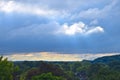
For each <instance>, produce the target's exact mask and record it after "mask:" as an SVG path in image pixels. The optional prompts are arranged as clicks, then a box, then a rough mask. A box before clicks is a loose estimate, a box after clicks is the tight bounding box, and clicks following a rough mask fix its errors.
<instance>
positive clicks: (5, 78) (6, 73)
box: [0, 56, 18, 80]
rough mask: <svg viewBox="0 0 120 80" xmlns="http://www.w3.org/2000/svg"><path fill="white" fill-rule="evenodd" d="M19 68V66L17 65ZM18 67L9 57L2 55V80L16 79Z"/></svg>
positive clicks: (0, 58)
mask: <svg viewBox="0 0 120 80" xmlns="http://www.w3.org/2000/svg"><path fill="white" fill-rule="evenodd" d="M17 68H18V67H17ZM17 68H15V67H14V64H13V63H12V62H10V61H8V60H7V58H3V57H2V56H1V57H0V80H14V79H13V75H14V72H15V70H17Z"/></svg>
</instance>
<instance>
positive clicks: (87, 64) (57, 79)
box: [0, 55, 120, 80]
mask: <svg viewBox="0 0 120 80" xmlns="http://www.w3.org/2000/svg"><path fill="white" fill-rule="evenodd" d="M0 80H120V55H115V56H106V57H101V58H97V59H95V60H93V61H88V60H83V61H74V62H49V61H15V62H11V61H8V60H7V58H4V57H2V56H1V57H0Z"/></svg>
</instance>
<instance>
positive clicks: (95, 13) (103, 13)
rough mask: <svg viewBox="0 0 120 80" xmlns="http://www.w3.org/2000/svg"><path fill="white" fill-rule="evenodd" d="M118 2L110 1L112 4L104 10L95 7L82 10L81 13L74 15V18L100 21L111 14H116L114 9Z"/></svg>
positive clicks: (115, 0) (116, 0)
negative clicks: (99, 19)
mask: <svg viewBox="0 0 120 80" xmlns="http://www.w3.org/2000/svg"><path fill="white" fill-rule="evenodd" d="M117 2H118V0H113V1H110V4H108V5H106V6H104V7H103V8H99V7H95V8H88V9H86V10H82V11H80V12H79V13H76V14H75V15H73V16H72V18H73V19H75V18H85V19H98V18H105V17H108V16H110V15H111V14H115V13H113V8H114V7H115V5H116V4H117Z"/></svg>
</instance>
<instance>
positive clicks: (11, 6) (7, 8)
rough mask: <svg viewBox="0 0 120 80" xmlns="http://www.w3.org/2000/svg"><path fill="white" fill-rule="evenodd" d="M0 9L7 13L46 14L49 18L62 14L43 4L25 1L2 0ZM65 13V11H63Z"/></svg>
mask: <svg viewBox="0 0 120 80" xmlns="http://www.w3.org/2000/svg"><path fill="white" fill-rule="evenodd" d="M0 3H1V5H0V11H3V12H5V13H14V12H17V13H23V14H33V15H38V16H44V17H49V18H55V17H56V16H58V15H60V13H59V12H58V11H56V10H52V9H48V8H46V7H42V6H35V5H29V4H24V3H19V2H15V1H0ZM63 13H64V12H63Z"/></svg>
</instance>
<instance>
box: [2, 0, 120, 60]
mask: <svg viewBox="0 0 120 80" xmlns="http://www.w3.org/2000/svg"><path fill="white" fill-rule="evenodd" d="M119 34H120V1H119V0H89V1H88V0H0V55H6V56H9V57H10V56H14V55H17V56H22V55H24V56H25V55H29V54H32V55H34V56H35V54H36V53H38V54H41V55H43V54H44V53H47V54H44V56H46V55H48V56H53V55H57V56H60V57H63V55H64V56H66V57H70V56H72V55H74V56H76V55H77V56H78V55H83V54H84V55H86V54H89V55H92V56H93V54H95V55H101V54H102V55H106V54H105V53H107V54H113V53H114V54H115V53H119V52H120V36H119ZM66 57H64V58H65V59H67V58H66ZM97 57H98V56H97ZM91 58H93V57H91ZM57 59H58V58H57ZM57 59H56V57H55V59H54V60H57ZM65 59H64V60H65ZM71 59H72V58H71ZM82 59H83V58H82ZM85 59H86V58H85ZM87 59H88V58H87ZM11 60H12V59H11ZM13 60H16V59H14V58H13ZM19 60H21V58H20V59H19ZM35 60H37V59H35ZM43 60H44V59H43ZM45 60H48V58H47V59H45ZM59 60H61V58H60V59H59ZM67 60H69V59H67ZM75 60H78V59H75Z"/></svg>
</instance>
